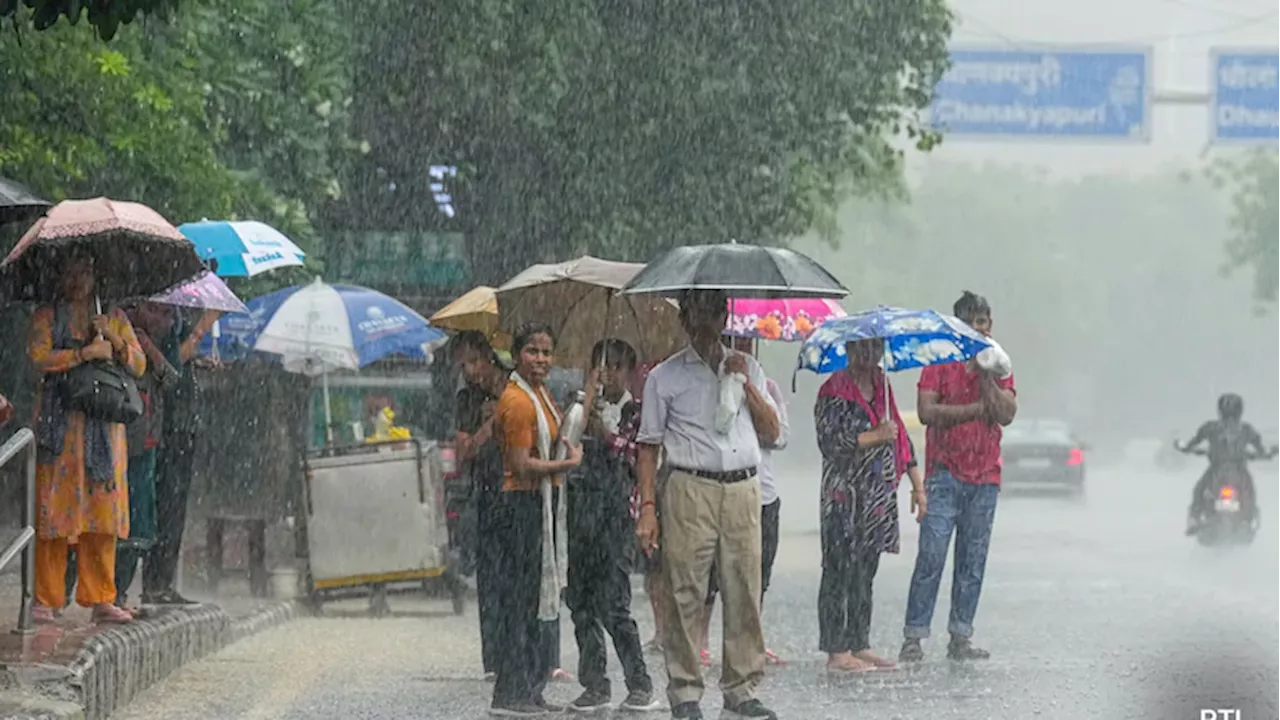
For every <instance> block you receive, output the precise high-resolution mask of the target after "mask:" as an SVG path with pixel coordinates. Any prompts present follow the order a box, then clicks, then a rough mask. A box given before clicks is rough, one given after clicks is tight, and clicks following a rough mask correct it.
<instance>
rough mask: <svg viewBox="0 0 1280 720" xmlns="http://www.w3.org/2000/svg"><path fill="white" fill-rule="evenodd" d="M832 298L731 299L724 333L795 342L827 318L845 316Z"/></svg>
mask: <svg viewBox="0 0 1280 720" xmlns="http://www.w3.org/2000/svg"><path fill="white" fill-rule="evenodd" d="M845 314H846V313H845V311H844V308H842V307H840V306H839V305H837V304H836V302H835V301H834V300H824V299H820V298H776V299H765V298H733V299H730V300H729V320H728V321H727V322H726V323H725V330H724V334H725V335H733V336H735V337H745V338H757V339H760V340H782V341H785V342H796V341H800V340H804V339H805V338H807V337H808V336H809V333H811V332H813V331H814V329H815V328H817V327H818V326H819V325H821V324H822V323H824V322H826V321H827V319H828V318H833V317H844V316H845Z"/></svg>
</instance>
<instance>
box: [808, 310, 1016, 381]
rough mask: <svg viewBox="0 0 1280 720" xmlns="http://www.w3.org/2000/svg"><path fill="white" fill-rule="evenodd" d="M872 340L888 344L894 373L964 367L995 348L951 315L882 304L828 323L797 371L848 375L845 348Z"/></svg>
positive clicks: (816, 335)
mask: <svg viewBox="0 0 1280 720" xmlns="http://www.w3.org/2000/svg"><path fill="white" fill-rule="evenodd" d="M871 338H881V339H883V340H884V341H885V368H886V369H887V370H891V371H897V370H910V369H912V368H919V367H924V366H926V365H936V364H939V363H950V362H961V361H964V360H968V359H969V358H972V357H973V356H975V355H977V354H978V353H979V352H980V351H982V350H985V349H986V348H988V347H990V346H991V342H990V341H989V340H987V338H986V337H984V336H983V335H982V334H981V333H979V332H978V331H976V330H974V329H973V328H971V327H969V326H968V325H967V324H965V323H964V321H962V320H960V319H958V318H955V317H952V316H950V315H942V314H939V313H937V312H934V311H933V310H906V309H904V308H898V307H888V306H885V305H881V306H879V307H877V308H874V309H872V310H867V311H864V312H860V313H856V314H854V315H849V316H848V317H842V318H833V319H831V320H828V321H827V322H825V323H823V325H822V327H820V328H818V329H817V330H815V331H814V332H813V334H812V335H810V336H809V338H808V339H807V340H805V341H804V344H803V345H801V346H800V358H799V362H798V367H799V368H802V369H804V370H811V371H813V372H816V373H829V372H835V371H837V370H843V369H844V368H846V367H848V365H849V356H848V353H847V352H846V350H845V344H846V343H850V342H856V341H858V340H869V339H871Z"/></svg>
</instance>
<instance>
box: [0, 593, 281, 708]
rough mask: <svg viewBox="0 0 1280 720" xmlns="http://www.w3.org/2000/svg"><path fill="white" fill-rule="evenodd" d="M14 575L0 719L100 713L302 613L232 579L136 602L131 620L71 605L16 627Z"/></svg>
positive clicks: (5, 596)
mask: <svg viewBox="0 0 1280 720" xmlns="http://www.w3.org/2000/svg"><path fill="white" fill-rule="evenodd" d="M19 577H20V576H19V575H18V573H17V572H6V573H4V574H2V575H0V631H3V632H0V670H2V672H0V720H6V719H8V718H58V719H61V718H91V719H93V718H104V717H106V716H107V715H108V714H109V713H111V712H112V711H113V710H115V709H117V708H119V707H121V706H122V705H124V704H125V703H127V702H128V701H129V700H131V699H132V698H133V697H135V696H136V695H137V694H138V693H139V692H141V691H143V690H145V689H146V688H148V687H150V686H151V685H152V684H154V683H156V682H158V681H160V680H162V679H163V678H165V677H167V676H168V675H169V674H170V673H172V672H173V671H175V670H177V669H178V668H180V667H182V666H183V665H185V664H187V663H188V662H191V661H194V660H197V659H199V658H201V657H204V656H206V655H208V654H210V653H213V652H216V651H218V650H220V649H222V648H223V647H225V646H226V645H228V644H230V643H232V642H234V641H236V640H238V639H240V638H242V637H245V636H247V635H251V634H254V633H257V632H260V631H262V630H265V629H267V628H270V627H274V626H276V625H279V624H281V623H283V622H286V621H288V620H290V619H292V618H293V617H296V616H297V615H298V614H300V607H299V606H298V605H296V604H295V603H292V602H287V601H278V600H268V599H262V598H252V597H249V596H248V593H247V588H246V587H244V586H243V585H244V583H242V582H240V583H237V582H234V581H233V582H227V583H225V584H224V585H223V588H222V590H223V592H222V593H221V594H220V595H219V596H218V597H216V598H212V597H200V596H199V595H198V594H193V599H197V600H202V601H204V602H203V604H201V605H195V606H190V607H163V608H153V607H148V608H138V609H137V610H138V618H137V620H135V621H134V622H133V623H131V624H129V625H115V626H110V625H95V624H94V623H93V622H92V621H91V617H90V610H89V609H88V608H81V607H78V606H74V605H73V606H72V607H70V608H67V610H66V611H64V612H63V613H62V615H61V617H59V618H58V620H57V622H56V623H54V624H51V625H41V626H37V627H36V629H35V631H34V632H33V633H31V634H28V635H19V634H16V632H14V630H15V629H16V627H17V620H18V610H19V607H20V594H21V590H20V580H19Z"/></svg>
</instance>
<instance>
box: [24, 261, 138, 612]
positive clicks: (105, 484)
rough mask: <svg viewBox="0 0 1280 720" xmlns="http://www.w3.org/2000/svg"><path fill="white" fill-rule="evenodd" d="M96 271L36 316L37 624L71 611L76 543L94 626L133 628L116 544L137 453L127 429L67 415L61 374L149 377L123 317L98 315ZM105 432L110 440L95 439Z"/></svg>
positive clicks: (77, 279)
mask: <svg viewBox="0 0 1280 720" xmlns="http://www.w3.org/2000/svg"><path fill="white" fill-rule="evenodd" d="M93 286H94V282H93V265H92V263H91V262H90V261H88V260H84V259H77V260H72V261H71V262H70V263H68V266H67V268H66V270H65V271H64V273H63V276H62V282H61V285H60V288H59V290H60V297H59V298H58V300H57V301H55V303H54V304H53V305H51V306H44V307H41V308H39V309H38V310H36V312H35V314H34V315H33V316H32V318H31V331H30V337H29V340H28V349H27V352H28V354H29V355H30V357H31V362H32V363H33V364H34V366H35V369H36V372H38V373H39V374H40V376H41V381H40V382H41V388H40V393H39V397H38V400H37V403H36V407H37V408H39V410H38V413H39V418H38V419H37V421H36V422H37V438H38V440H39V447H38V457H39V459H38V464H37V466H36V567H35V576H36V587H35V606H34V609H33V615H34V617H35V620H36V622H52V621H53V609H54V608H61V607H62V606H63V605H65V604H66V586H65V579H64V574H65V572H66V567H67V546H68V544H75V545H76V555H77V565H78V575H79V582H78V583H77V589H76V602H78V603H79V604H80V605H83V606H85V607H92V608H93V619H94V621H95V622H105V623H125V622H129V621H130V620H131V619H132V617H131V616H130V615H129V613H127V612H125V611H123V610H121V609H120V608H118V607H116V606H115V604H114V602H115V597H116V586H115V555H116V540H117V539H118V538H127V537H128V536H129V490H128V484H127V480H126V475H125V473H126V470H127V463H128V452H127V447H126V444H125V428H124V425H122V424H119V423H101V422H100V421H94V420H87V419H86V417H85V415H84V414H83V413H80V412H73V411H63V410H62V409H61V404H60V403H61V402H62V399H61V398H60V397H59V396H58V395H56V394H54V393H53V392H52V383H51V380H52V379H53V376H57V375H59V374H62V373H66V372H67V371H69V370H71V369H72V368H74V367H76V366H77V365H80V364H82V363H86V362H92V361H106V362H115V363H118V364H119V365H120V366H122V367H124V368H125V369H126V370H127V371H128V372H129V373H130V374H132V375H134V376H138V377H140V376H141V375H142V373H143V371H145V370H146V357H145V356H144V355H143V353H142V347H141V346H140V345H139V344H138V339H137V337H136V336H135V335H134V333H133V327H132V326H131V325H130V324H129V319H128V318H127V317H126V316H125V314H124V313H123V312H121V311H120V310H112V311H111V312H110V313H109V314H108V315H94V314H93V303H94V300H93V297H94V294H93ZM95 433H101V435H95Z"/></svg>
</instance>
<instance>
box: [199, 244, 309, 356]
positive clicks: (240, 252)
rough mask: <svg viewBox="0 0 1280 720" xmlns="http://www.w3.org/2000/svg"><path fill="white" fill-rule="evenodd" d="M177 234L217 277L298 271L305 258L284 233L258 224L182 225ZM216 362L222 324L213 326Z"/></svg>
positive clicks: (218, 323) (216, 323)
mask: <svg viewBox="0 0 1280 720" xmlns="http://www.w3.org/2000/svg"><path fill="white" fill-rule="evenodd" d="M178 232H180V233H182V235H183V237H185V238H186V239H188V240H190V241H191V244H192V245H194V246H195V248H196V255H199V256H200V259H201V260H204V261H205V263H206V264H208V265H209V267H211V268H212V269H213V271H214V273H215V274H217V275H218V277H253V276H255V275H258V274H260V273H264V272H268V271H270V270H276V269H279V268H283V267H301V266H302V265H303V264H305V262H306V257H307V254H306V253H304V252H302V248H300V247H298V246H297V244H296V243H294V242H293V241H292V240H290V239H289V238H287V237H285V235H284V233H282V232H280V231H279V230H276V229H275V228H273V227H271V226H270V225H268V224H266V223H262V222H258V221H257V220H209V219H204V220H201V221H200V222H189V223H183V224H182V225H179V226H178ZM212 335H213V339H214V342H215V345H214V354H213V356H214V357H215V358H217V357H218V353H217V344H216V343H217V341H218V338H220V337H221V336H222V322H221V321H218V322H215V323H214V324H213V333H212Z"/></svg>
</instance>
